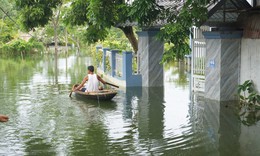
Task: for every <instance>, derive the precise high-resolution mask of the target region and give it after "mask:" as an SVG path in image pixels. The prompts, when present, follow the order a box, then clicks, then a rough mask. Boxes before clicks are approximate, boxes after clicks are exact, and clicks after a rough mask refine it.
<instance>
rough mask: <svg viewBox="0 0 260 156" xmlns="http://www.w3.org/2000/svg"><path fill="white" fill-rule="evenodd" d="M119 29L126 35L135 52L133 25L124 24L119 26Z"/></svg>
mask: <svg viewBox="0 0 260 156" xmlns="http://www.w3.org/2000/svg"><path fill="white" fill-rule="evenodd" d="M119 29H121V30H122V31H123V32H124V34H125V36H126V37H127V39H128V40H129V42H130V43H131V45H132V47H133V49H134V52H135V54H136V53H137V51H138V41H137V39H136V37H135V34H134V31H133V27H132V26H126V27H119Z"/></svg>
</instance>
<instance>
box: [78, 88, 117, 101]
mask: <svg viewBox="0 0 260 156" xmlns="http://www.w3.org/2000/svg"><path fill="white" fill-rule="evenodd" d="M116 94H117V91H116V90H100V91H98V92H90V93H87V92H82V91H75V95H76V96H78V97H82V98H85V99H93V100H111V99H113V98H114V97H115V96H116Z"/></svg>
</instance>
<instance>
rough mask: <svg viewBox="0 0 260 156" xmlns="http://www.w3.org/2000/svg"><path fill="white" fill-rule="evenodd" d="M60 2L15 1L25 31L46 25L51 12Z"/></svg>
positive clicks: (41, 0)
mask: <svg viewBox="0 0 260 156" xmlns="http://www.w3.org/2000/svg"><path fill="white" fill-rule="evenodd" d="M61 3H62V0H38V1H32V0H22V1H21V0H16V5H17V6H18V8H19V9H20V15H21V16H20V20H21V23H22V25H23V27H24V28H25V29H26V30H31V29H33V28H35V27H40V26H44V25H46V24H47V23H48V22H49V20H50V18H51V17H52V16H53V10H52V9H55V8H56V7H57V6H58V5H60V4H61Z"/></svg>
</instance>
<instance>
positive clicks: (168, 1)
mask: <svg viewBox="0 0 260 156" xmlns="http://www.w3.org/2000/svg"><path fill="white" fill-rule="evenodd" d="M156 3H157V4H158V5H159V6H163V7H164V8H169V9H171V10H172V11H176V12H178V11H179V10H180V9H181V8H182V7H183V5H184V1H181V0H156ZM206 7H207V8H208V20H207V21H205V23H203V25H207V26H211V27H221V26H223V27H228V26H236V25H237V22H238V17H239V15H240V13H242V12H245V11H247V10H249V9H251V8H252V6H251V5H250V4H249V3H248V2H247V1H246V0H210V2H209V4H208V5H207V6H206ZM165 24H167V22H166V20H157V21H155V22H154V24H153V27H161V26H163V25H165ZM136 25H138V23H137V22H129V21H126V22H125V23H120V24H118V26H136Z"/></svg>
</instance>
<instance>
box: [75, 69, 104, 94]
mask: <svg viewBox="0 0 260 156" xmlns="http://www.w3.org/2000/svg"><path fill="white" fill-rule="evenodd" d="M99 81H100V82H102V83H103V84H106V81H104V80H103V79H102V78H101V77H100V76H99V75H97V74H95V73H94V66H88V75H87V76H85V77H84V79H83V80H82V82H81V84H80V85H79V86H77V87H75V88H74V89H73V91H77V90H80V91H82V92H97V91H99V90H102V88H100V87H99Z"/></svg>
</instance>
